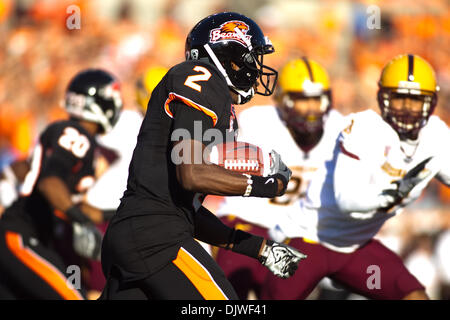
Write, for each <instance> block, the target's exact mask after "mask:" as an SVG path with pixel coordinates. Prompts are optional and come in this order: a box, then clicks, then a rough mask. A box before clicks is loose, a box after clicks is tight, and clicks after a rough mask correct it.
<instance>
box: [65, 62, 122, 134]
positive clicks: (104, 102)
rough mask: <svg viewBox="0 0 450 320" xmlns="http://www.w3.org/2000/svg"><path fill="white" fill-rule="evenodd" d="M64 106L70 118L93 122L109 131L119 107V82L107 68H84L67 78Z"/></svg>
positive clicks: (115, 119) (119, 109) (114, 121)
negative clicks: (68, 79) (105, 69)
mask: <svg viewBox="0 0 450 320" xmlns="http://www.w3.org/2000/svg"><path fill="white" fill-rule="evenodd" d="M64 107H65V109H66V111H67V112H68V113H69V114H70V116H71V117H72V118H76V119H83V120H87V121H92V122H96V123H98V124H100V126H101V129H102V131H103V133H104V132H108V131H110V130H111V129H112V128H113V127H114V125H115V124H116V122H117V120H118V118H119V114H120V111H121V110H122V96H121V93H120V84H119V82H118V80H117V79H116V78H115V77H114V76H113V75H112V74H110V73H109V72H107V71H104V70H100V69H87V70H83V71H81V72H79V73H78V74H77V75H75V77H73V78H72V80H71V81H70V83H69V85H68V87H67V90H66V97H65V103H64Z"/></svg>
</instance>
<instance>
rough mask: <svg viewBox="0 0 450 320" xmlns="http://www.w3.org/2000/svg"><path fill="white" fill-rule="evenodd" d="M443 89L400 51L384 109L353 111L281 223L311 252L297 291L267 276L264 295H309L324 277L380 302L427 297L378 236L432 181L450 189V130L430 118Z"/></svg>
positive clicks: (385, 78) (388, 70)
mask: <svg viewBox="0 0 450 320" xmlns="http://www.w3.org/2000/svg"><path fill="white" fill-rule="evenodd" d="M438 89H439V88H438V86H437V84H436V78H435V75H434V71H433V69H432V67H431V66H430V65H429V64H428V63H427V62H426V61H425V60H424V59H422V58H421V57H419V56H417V55H411V54H405V55H400V56H397V57H395V58H394V59H392V60H391V61H390V62H389V63H388V64H387V65H386V66H385V67H384V69H383V71H382V73H381V77H380V80H379V92H378V103H379V107H380V109H381V115H378V114H377V113H376V112H374V111H371V110H367V111H363V112H359V113H355V114H352V115H349V117H348V124H347V127H346V128H345V129H344V130H343V131H342V133H341V134H340V136H339V139H338V140H337V142H336V146H335V148H334V158H333V161H332V162H330V163H327V164H326V166H324V167H322V168H321V169H319V170H318V172H317V175H316V176H315V178H314V179H313V180H312V182H311V184H310V187H309V189H308V192H307V195H306V198H305V200H302V201H300V205H301V206H300V208H299V209H298V210H297V212H295V213H294V214H291V215H290V219H287V220H285V221H283V222H280V225H279V226H278V230H281V231H283V232H284V233H285V234H286V235H287V236H288V237H290V238H293V239H291V240H290V242H289V244H290V245H291V246H293V247H296V248H298V249H300V250H301V252H304V253H305V254H307V255H308V259H307V260H305V263H304V264H303V265H302V272H299V273H297V274H296V276H294V277H292V278H291V279H290V283H289V287H287V286H286V285H285V284H284V283H281V282H278V281H276V280H275V279H270V278H267V283H266V285H265V286H264V292H263V293H262V297H263V298H265V299H304V298H306V297H307V296H308V294H309V293H310V292H311V291H312V290H313V289H314V287H315V286H316V284H317V283H318V282H319V281H320V280H321V279H322V278H324V277H326V276H328V277H330V278H331V279H333V280H334V281H336V282H338V283H340V284H342V285H343V286H345V287H347V288H348V289H349V290H351V291H353V292H355V293H358V294H361V295H363V296H366V297H368V298H372V299H427V298H428V297H427V295H426V293H425V290H424V287H423V286H422V284H420V283H419V281H418V280H417V279H416V278H415V277H414V276H413V275H412V274H411V273H410V272H409V271H408V270H407V269H406V268H405V266H404V264H403V262H402V260H401V259H400V257H399V256H397V255H396V254H395V253H394V252H392V251H390V250H389V249H388V248H387V247H385V246H384V245H382V244H381V243H380V242H379V241H377V240H375V239H373V237H374V236H375V235H376V234H377V232H378V231H379V229H380V228H381V226H382V225H383V223H384V222H385V221H386V220H387V219H389V218H392V217H393V216H395V215H396V214H398V213H400V211H401V209H402V208H403V207H405V206H406V205H407V204H409V203H411V202H412V201H414V200H415V199H417V198H418V197H419V196H420V194H421V192H422V191H423V189H424V188H425V187H426V186H427V184H428V182H429V181H430V180H431V179H433V178H437V179H438V180H440V181H441V182H442V183H444V184H445V185H447V186H448V185H450V156H449V151H450V150H449V148H448V141H450V132H449V128H448V126H447V125H446V124H445V123H444V122H443V121H441V120H440V119H439V117H437V116H434V115H432V113H433V110H434V108H435V106H436V103H437V91H438Z"/></svg>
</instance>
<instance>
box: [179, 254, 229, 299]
mask: <svg viewBox="0 0 450 320" xmlns="http://www.w3.org/2000/svg"><path fill="white" fill-rule="evenodd" d="M172 262H173V263H174V264H175V265H176V266H177V267H178V269H180V270H181V272H183V273H184V274H185V275H186V277H188V279H189V280H190V281H191V282H192V284H193V285H194V287H195V288H196V289H197V290H198V292H200V294H201V295H202V297H203V298H205V299H206V300H228V298H227V297H226V296H225V294H224V293H223V291H222V289H220V287H219V286H218V285H217V283H216V282H215V281H214V279H213V278H212V276H211V274H210V273H209V272H208V270H207V269H206V268H205V267H204V266H202V264H201V263H200V262H199V261H198V260H197V259H195V258H194V257H193V256H192V255H191V254H190V253H189V252H187V251H186V250H185V249H184V248H183V247H181V248H180V250H179V251H178V255H177V258H176V259H175V260H173V261H172Z"/></svg>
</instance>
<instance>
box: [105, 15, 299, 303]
mask: <svg viewBox="0 0 450 320" xmlns="http://www.w3.org/2000/svg"><path fill="white" fill-rule="evenodd" d="M185 52H186V60H187V61H185V62H182V63H180V64H178V65H176V66H174V67H173V68H171V69H170V70H169V71H168V73H167V74H166V75H165V76H164V78H163V79H162V80H161V82H160V83H159V84H158V85H157V86H156V88H155V90H154V91H153V93H152V97H151V99H150V101H149V104H148V108H147V112H146V115H145V117H144V120H143V124H142V126H141V129H140V132H139V136H138V140H137V145H136V148H135V150H134V154H133V158H132V160H131V164H130V169H129V176H128V183H127V190H126V191H125V193H124V197H123V198H122V199H121V204H120V206H119V208H118V210H117V213H116V214H115V215H114V217H113V219H112V221H111V223H110V224H109V226H108V229H107V231H106V234H105V238H104V241H103V246H102V265H103V270H104V273H105V276H106V277H107V283H106V286H105V289H104V290H103V294H102V298H103V299H139V298H143V299H148V298H153V299H236V298H237V296H236V293H235V291H234V289H233V288H232V286H231V284H230V283H229V282H228V281H227V279H226V277H225V276H224V274H223V272H222V271H221V270H220V268H219V267H218V266H217V264H216V263H215V262H214V260H213V259H212V258H211V256H210V255H209V254H208V253H207V252H206V251H205V250H204V249H203V247H202V246H201V245H200V244H199V243H198V242H197V241H195V239H194V237H195V238H196V239H198V240H200V241H203V242H206V243H209V244H212V245H218V246H223V247H226V248H227V249H230V250H232V251H234V252H237V253H241V254H244V255H248V256H251V257H253V258H255V259H259V260H260V262H261V263H262V264H263V265H265V266H266V267H267V268H269V269H270V270H271V271H272V272H273V273H275V274H277V275H279V276H280V277H283V278H287V277H289V276H291V275H292V274H293V273H294V272H295V269H296V268H297V264H298V262H299V260H300V259H301V258H303V255H302V254H301V253H300V252H298V251H296V250H293V249H292V248H289V247H288V246H285V245H282V244H279V243H276V242H273V241H270V240H266V239H264V238H263V237H259V236H254V235H251V234H249V233H246V232H243V231H240V230H234V229H232V228H229V227H227V226H225V225H224V224H222V223H221V222H220V220H219V219H218V218H217V217H216V216H215V215H214V214H212V213H211V212H209V211H208V210H207V209H206V208H204V207H203V206H202V205H201V201H202V198H203V195H206V194H215V195H236V196H243V195H246V196H255V197H268V198H272V197H274V196H275V195H281V194H283V193H284V191H285V189H286V186H287V183H288V181H289V178H290V170H289V169H288V168H287V167H286V166H285V165H284V163H282V162H281V159H280V158H279V157H274V159H275V160H277V161H278V162H277V163H276V164H275V165H274V167H273V168H274V169H273V171H272V172H271V175H269V176H268V177H260V176H249V177H247V176H244V175H242V174H240V173H237V172H233V171H230V170H226V169H224V168H222V167H219V166H217V165H213V164H207V163H204V162H203V160H202V159H203V158H202V157H201V156H200V158H201V159H200V161H198V159H197V161H196V159H195V157H196V155H198V154H199V153H200V155H202V154H203V149H204V148H205V145H207V144H209V142H211V141H210V140H209V138H206V136H208V134H210V133H214V134H216V136H217V134H218V133H219V134H220V136H221V138H222V139H223V140H222V141H220V142H223V141H224V140H226V138H224V137H225V136H226V134H227V132H228V134H229V135H230V133H231V137H233V138H234V134H233V131H234V130H235V129H237V122H236V121H234V120H235V119H234V117H235V115H234V110H233V103H237V104H243V103H246V102H248V101H249V100H250V99H251V98H252V97H253V95H254V94H255V93H258V94H263V95H270V94H271V93H272V92H273V88H274V85H275V83H276V76H277V73H276V71H275V70H273V69H271V68H269V67H267V66H265V65H264V64H263V57H264V55H266V54H269V53H271V52H273V46H272V45H271V44H270V42H269V41H268V39H267V38H266V37H264V34H263V33H262V31H261V29H260V28H259V27H258V25H257V24H256V23H255V22H254V21H253V20H251V19H249V18H248V17H246V16H243V15H241V14H238V13H230V12H224V13H219V14H215V15H211V16H208V17H206V18H205V19H203V20H201V21H200V22H199V23H197V25H196V26H195V27H194V28H193V29H192V30H191V32H190V33H189V35H188V37H187V40H186V51H185ZM258 84H259V86H258ZM261 88H263V90H262V91H259V90H260V89H261ZM212 128H214V130H212ZM205 133H206V134H205ZM178 134H180V135H183V137H184V138H183V139H180V138H179V136H177V135H178ZM204 137H205V138H204ZM206 141H209V142H206ZM175 148H176V149H175ZM174 150H181V151H180V153H175V154H176V155H179V156H180V157H183V158H184V160H183V161H179V158H178V157H177V156H174ZM191 151H193V152H191ZM198 152H199V153H198Z"/></svg>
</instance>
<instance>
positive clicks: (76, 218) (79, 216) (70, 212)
mask: <svg viewBox="0 0 450 320" xmlns="http://www.w3.org/2000/svg"><path fill="white" fill-rule="evenodd" d="M65 213H66V215H67V216H68V217H69V219H70V220H71V221H73V222H80V223H88V222H91V220H90V219H89V218H88V217H87V216H86V215H85V214H84V213H83V211H81V209H80V208H79V207H78V206H77V205H73V206H72V207H70V208H69V209H67V210H66V212H65Z"/></svg>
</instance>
